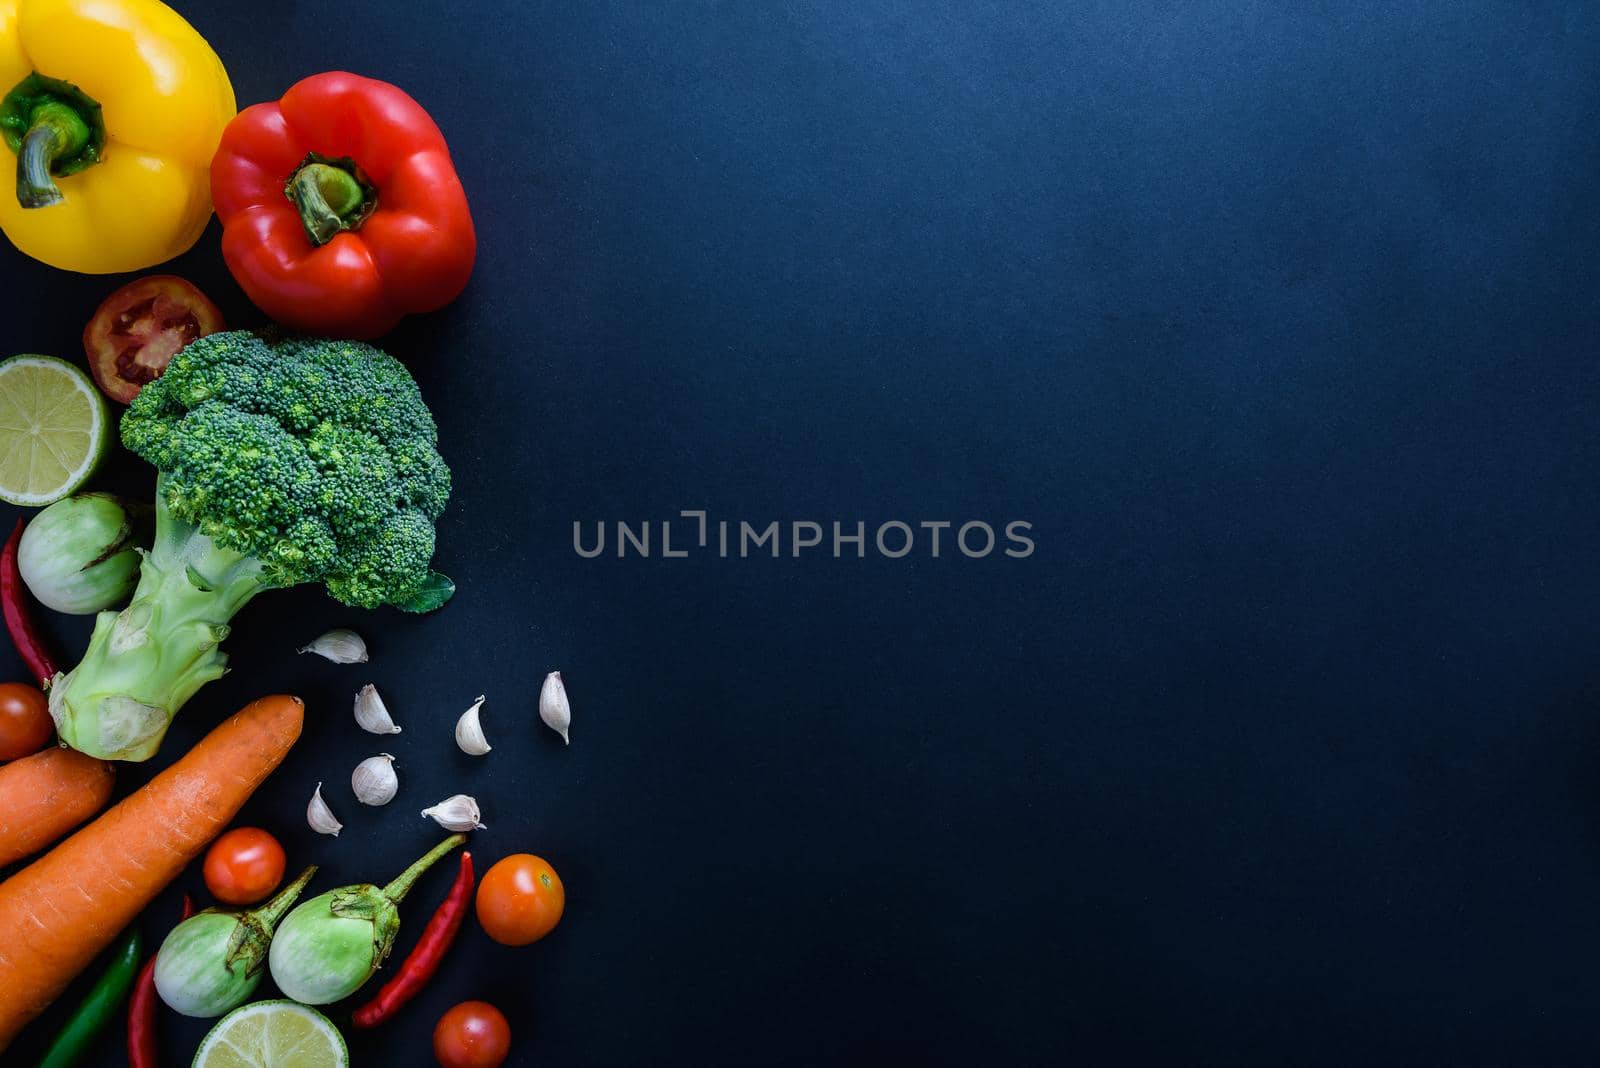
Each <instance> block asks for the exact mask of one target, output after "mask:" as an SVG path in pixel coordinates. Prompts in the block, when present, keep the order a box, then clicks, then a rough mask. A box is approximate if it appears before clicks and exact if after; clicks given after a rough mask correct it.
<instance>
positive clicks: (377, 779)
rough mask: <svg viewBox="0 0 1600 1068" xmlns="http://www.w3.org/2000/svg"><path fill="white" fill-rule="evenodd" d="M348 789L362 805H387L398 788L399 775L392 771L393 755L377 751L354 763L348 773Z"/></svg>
mask: <svg viewBox="0 0 1600 1068" xmlns="http://www.w3.org/2000/svg"><path fill="white" fill-rule="evenodd" d="M350 789H351V790H353V791H355V795H356V800H357V801H360V802H361V803H362V804H363V805H387V804H388V803H389V802H390V801H393V800H394V795H395V794H396V793H398V792H399V790H400V776H398V775H396V774H395V773H394V757H393V756H392V755H391V754H389V753H379V754H378V755H377V756H375V757H368V758H367V759H365V760H363V761H362V762H361V763H359V764H357V765H356V770H355V771H353V772H351V773H350Z"/></svg>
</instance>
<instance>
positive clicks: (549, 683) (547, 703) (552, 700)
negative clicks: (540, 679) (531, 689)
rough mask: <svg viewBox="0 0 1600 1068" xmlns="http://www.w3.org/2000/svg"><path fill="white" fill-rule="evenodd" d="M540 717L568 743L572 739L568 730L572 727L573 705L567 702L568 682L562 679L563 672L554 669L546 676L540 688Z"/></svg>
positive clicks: (569, 743)
mask: <svg viewBox="0 0 1600 1068" xmlns="http://www.w3.org/2000/svg"><path fill="white" fill-rule="evenodd" d="M539 718H540V719H542V720H544V725H545V726H546V727H549V728H550V729H551V730H553V731H555V732H556V733H557V734H559V735H561V740H562V741H563V742H564V743H566V744H567V745H571V744H572V739H571V738H568V737H567V731H568V730H569V729H570V728H571V727H572V706H571V705H570V704H569V703H568V702H567V684H566V683H564V682H562V681H561V672H559V671H552V672H550V674H548V675H546V676H545V677H544V685H543V686H542V687H540V689H539Z"/></svg>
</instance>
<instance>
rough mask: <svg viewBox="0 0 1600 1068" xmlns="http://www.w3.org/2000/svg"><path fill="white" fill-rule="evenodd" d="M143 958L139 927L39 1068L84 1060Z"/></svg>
mask: <svg viewBox="0 0 1600 1068" xmlns="http://www.w3.org/2000/svg"><path fill="white" fill-rule="evenodd" d="M143 957H144V939H142V938H140V937H139V929H138V928H137V927H134V928H131V929H130V930H129V931H128V933H127V934H126V935H124V936H123V938H122V942H121V944H120V945H118V946H117V949H116V952H115V953H114V954H113V955H112V957H111V964H110V965H109V966H108V967H107V968H106V971H105V974H104V975H102V976H101V977H100V980H99V982H97V983H95V984H94V988H93V989H92V990H90V991H89V994H88V996H87V997H85V998H84V999H83V1003H82V1004H81V1005H79V1006H78V1008H77V1011H76V1012H74V1013H73V1014H72V1016H71V1018H70V1019H68V1020H67V1022H66V1025H65V1026H64V1027H62V1028H61V1031H60V1032H59V1033H58V1034H57V1035H56V1037H55V1041H54V1042H51V1043H50V1051H49V1052H48V1053H46V1054H45V1055H44V1060H42V1061H40V1062H39V1068H70V1066H71V1065H74V1064H77V1063H78V1062H79V1061H80V1060H82V1059H83V1055H84V1054H85V1053H88V1052H89V1049H90V1047H92V1046H93V1045H94V1042H95V1039H97V1038H99V1037H100V1032H102V1031H104V1030H105V1029H106V1024H108V1023H110V1022H111V1018H112V1017H113V1016H115V1015H116V1014H117V1010H118V1009H120V1008H121V1007H122V1002H123V999H124V998H126V997H127V996H128V991H129V990H130V989H132V988H133V980H134V979H135V977H137V976H138V974H139V963H140V961H141V960H142V959H143Z"/></svg>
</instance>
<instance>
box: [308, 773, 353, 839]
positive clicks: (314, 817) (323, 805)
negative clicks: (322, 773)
mask: <svg viewBox="0 0 1600 1068" xmlns="http://www.w3.org/2000/svg"><path fill="white" fill-rule="evenodd" d="M306 822H307V823H309V824H310V825H311V829H312V830H313V831H316V832H317V833H318V834H331V835H333V836H334V837H335V838H337V837H339V832H340V831H341V830H343V829H344V824H342V823H340V822H339V821H338V820H336V819H334V817H333V810H332V809H331V808H329V807H328V803H327V802H326V801H324V800H323V799H322V784H321V783H320V782H319V783H317V788H316V790H315V791H314V792H313V793H312V795H311V803H310V804H308V805H306Z"/></svg>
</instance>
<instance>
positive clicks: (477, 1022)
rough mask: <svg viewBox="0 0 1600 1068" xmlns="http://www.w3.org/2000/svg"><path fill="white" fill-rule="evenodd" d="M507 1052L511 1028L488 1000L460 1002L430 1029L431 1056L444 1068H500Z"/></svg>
mask: <svg viewBox="0 0 1600 1068" xmlns="http://www.w3.org/2000/svg"><path fill="white" fill-rule="evenodd" d="M510 1052H511V1025H510V1024H508V1023H506V1018H505V1016H504V1014H502V1013H501V1012H500V1010H499V1009H497V1008H495V1007H494V1006H493V1005H491V1004H489V1003H488V1002H487V1001H463V1002H462V1003H461V1004H459V1005H457V1006H456V1007H455V1008H453V1009H451V1010H450V1011H448V1012H446V1013H445V1014H444V1015H443V1016H441V1017H439V1023H438V1025H437V1026H435V1027H434V1029H433V1055H434V1057H435V1058H436V1059H437V1060H438V1061H439V1063H440V1065H442V1066H443V1068H500V1065H502V1064H504V1063H505V1059H506V1055H507V1054H509V1053H510Z"/></svg>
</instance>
